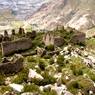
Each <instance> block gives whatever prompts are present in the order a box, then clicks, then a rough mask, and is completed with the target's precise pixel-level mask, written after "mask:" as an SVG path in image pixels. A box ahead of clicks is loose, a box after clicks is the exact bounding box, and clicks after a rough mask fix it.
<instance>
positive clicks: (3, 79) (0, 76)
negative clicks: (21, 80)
mask: <svg viewBox="0 0 95 95" xmlns="http://www.w3.org/2000/svg"><path fill="white" fill-rule="evenodd" d="M4 83H5V76H4V75H3V74H0V85H3V84H4Z"/></svg>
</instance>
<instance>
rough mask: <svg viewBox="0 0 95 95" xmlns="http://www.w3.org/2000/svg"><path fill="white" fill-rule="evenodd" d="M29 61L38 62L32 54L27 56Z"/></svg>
mask: <svg viewBox="0 0 95 95" xmlns="http://www.w3.org/2000/svg"><path fill="white" fill-rule="evenodd" d="M27 61H28V62H36V60H35V58H34V57H32V56H28V57H27Z"/></svg>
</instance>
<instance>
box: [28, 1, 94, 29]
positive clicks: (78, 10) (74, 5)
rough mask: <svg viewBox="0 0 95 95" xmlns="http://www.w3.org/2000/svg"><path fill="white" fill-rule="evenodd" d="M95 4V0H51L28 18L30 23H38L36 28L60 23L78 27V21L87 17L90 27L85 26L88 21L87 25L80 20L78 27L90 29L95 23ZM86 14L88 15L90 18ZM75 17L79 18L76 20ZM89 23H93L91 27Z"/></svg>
mask: <svg viewBox="0 0 95 95" xmlns="http://www.w3.org/2000/svg"><path fill="white" fill-rule="evenodd" d="M94 4H95V1H94V0H91V1H89V0H84V1H83V0H59V1H57V0H53V1H52V0H50V1H49V2H48V3H46V4H45V5H43V6H44V7H43V6H42V7H41V8H40V9H39V11H37V12H36V13H34V14H33V15H32V16H31V18H29V19H28V23H30V24H32V25H36V27H35V26H34V28H40V29H53V28H54V27H55V26H58V25H66V26H67V25H69V26H74V27H73V28H76V25H77V24H78V23H77V22H78V21H80V19H83V20H85V19H87V23H88V24H87V25H88V27H83V26H85V25H86V23H84V24H85V25H84V24H83V25H81V24H80V23H82V22H83V21H80V23H79V24H78V25H77V28H76V29H78V30H84V29H89V28H90V27H93V26H94V25H95V23H94V22H95V19H94V16H95V14H94V9H95V7H93V6H94ZM86 15H88V16H89V18H88V17H87V16H86ZM74 18H77V19H76V20H75V19H74ZM90 19H91V20H90ZM72 20H73V21H72ZM89 20H90V22H89ZM71 22H74V23H71ZM75 22H76V23H75ZM89 23H91V25H90V27H89ZM74 24H75V25H74ZM78 27H80V28H78ZM81 27H82V28H81Z"/></svg>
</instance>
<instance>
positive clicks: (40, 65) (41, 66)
mask: <svg viewBox="0 0 95 95" xmlns="http://www.w3.org/2000/svg"><path fill="white" fill-rule="evenodd" d="M39 67H40V69H41V70H45V67H46V65H45V63H44V61H43V60H39Z"/></svg>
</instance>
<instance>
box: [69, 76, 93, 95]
mask: <svg viewBox="0 0 95 95" xmlns="http://www.w3.org/2000/svg"><path fill="white" fill-rule="evenodd" d="M67 88H68V89H69V90H70V91H71V92H72V93H73V94H74V95H76V94H77V91H78V90H79V89H80V90H81V91H82V92H83V93H84V95H89V92H88V91H90V90H91V91H93V90H94V89H95V87H94V85H93V83H92V81H91V80H89V79H87V78H84V77H82V76H79V77H77V78H75V79H73V80H71V81H69V82H68V83H67Z"/></svg>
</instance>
